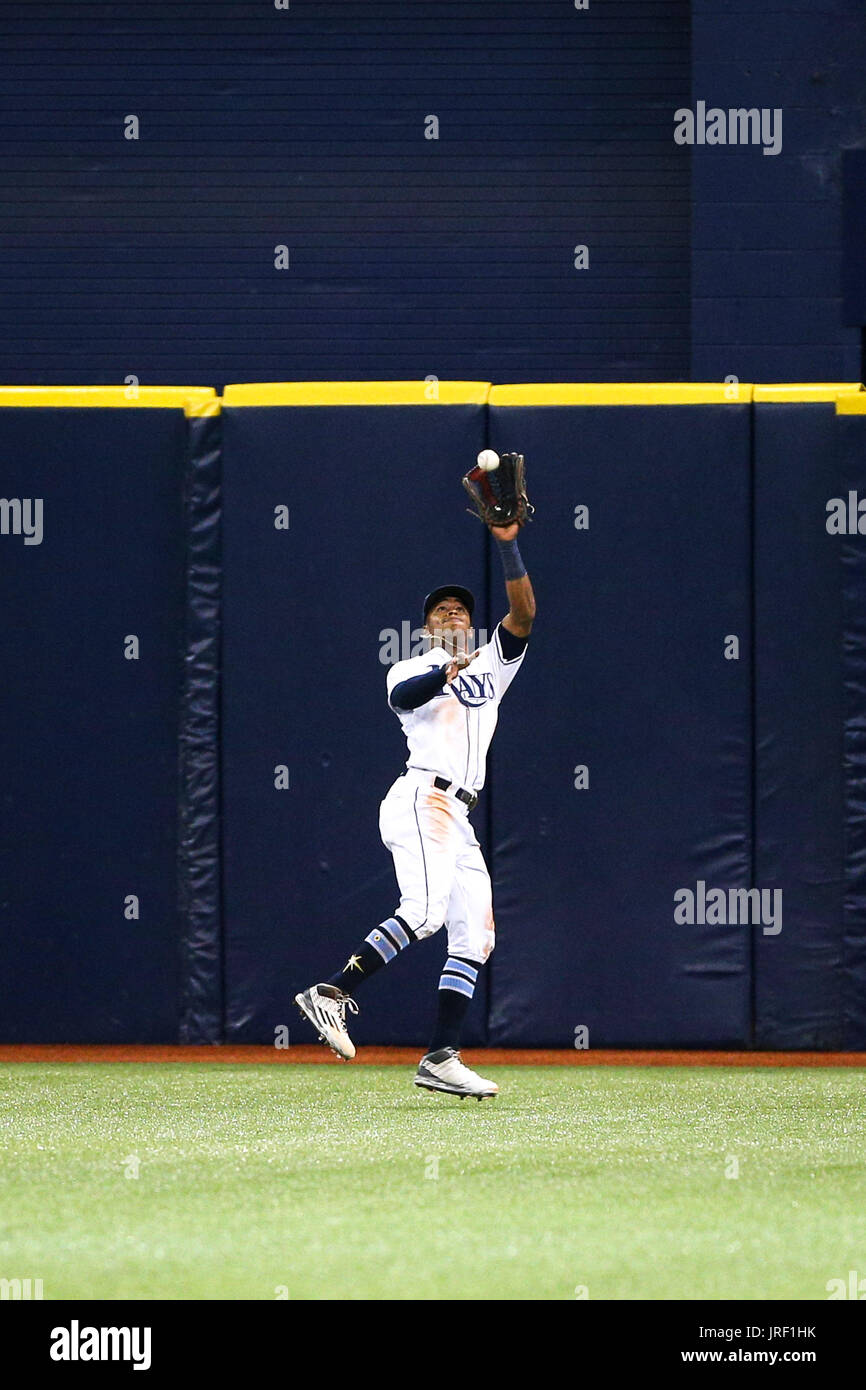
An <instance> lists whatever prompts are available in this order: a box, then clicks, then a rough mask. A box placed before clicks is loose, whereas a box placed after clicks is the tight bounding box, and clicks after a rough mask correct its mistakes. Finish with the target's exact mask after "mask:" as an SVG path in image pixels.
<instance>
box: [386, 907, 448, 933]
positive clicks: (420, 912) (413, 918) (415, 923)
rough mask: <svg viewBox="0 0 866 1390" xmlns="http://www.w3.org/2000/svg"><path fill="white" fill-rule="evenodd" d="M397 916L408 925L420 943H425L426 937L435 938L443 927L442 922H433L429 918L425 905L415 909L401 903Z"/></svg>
mask: <svg viewBox="0 0 866 1390" xmlns="http://www.w3.org/2000/svg"><path fill="white" fill-rule="evenodd" d="M395 916H397V917H399V918H400V920H401V921H403V922H405V923H406V926H407V927H408V928H409V929H410V931H411V932H412V933H413V935H414V936H415V938H416V940H418V941H423V939H424V937H425V936H433V934H434V933H435V932H437V931H438V930H439V928H440V927H441V926H442V923H441V922H435V921H432V920H431V919H430V918H429V917H427V915H426V914H425V912H424V909H423V905H422V906H421V907H418V908H414V909H413V908H412V907H411V906H407V905H406V904H405V903H401V904H400V906H399V907H398V909H397V912H396V914H395Z"/></svg>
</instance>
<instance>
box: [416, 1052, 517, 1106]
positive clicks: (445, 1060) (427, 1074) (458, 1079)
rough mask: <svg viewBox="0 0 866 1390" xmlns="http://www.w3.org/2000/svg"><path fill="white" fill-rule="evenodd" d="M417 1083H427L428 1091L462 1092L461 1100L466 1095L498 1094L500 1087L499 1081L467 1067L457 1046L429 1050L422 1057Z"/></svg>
mask: <svg viewBox="0 0 866 1390" xmlns="http://www.w3.org/2000/svg"><path fill="white" fill-rule="evenodd" d="M414 1084H415V1085H416V1086H423V1088H424V1090H425V1091H447V1092H448V1094H449V1095H452V1096H460V1098H461V1100H462V1099H465V1097H466V1096H474V1097H475V1099H476V1100H484V1098H485V1096H495V1095H496V1094H497V1093H498V1091H499V1087H498V1086H497V1084H496V1082H495V1081H485V1080H484V1077H483V1076H479V1075H478V1073H477V1072H474V1071H472V1070H471V1068H469V1067H467V1066H466V1064H465V1063H464V1062H463V1060H462V1058H461V1056H460V1053H459V1052H455V1050H454V1048H453V1047H443V1048H442V1049H441V1050H440V1051H439V1052H428V1053H427V1055H426V1057H422V1058H421V1061H420V1062H419V1063H418V1070H417V1072H416V1073H415V1081H414Z"/></svg>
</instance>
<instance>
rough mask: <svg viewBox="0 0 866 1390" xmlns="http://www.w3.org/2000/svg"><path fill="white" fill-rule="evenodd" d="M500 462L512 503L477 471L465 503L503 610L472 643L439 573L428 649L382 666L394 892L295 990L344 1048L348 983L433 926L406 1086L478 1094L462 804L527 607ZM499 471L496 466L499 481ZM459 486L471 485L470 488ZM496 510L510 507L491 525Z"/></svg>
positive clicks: (346, 1053) (516, 657)
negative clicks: (489, 547)
mask: <svg viewBox="0 0 866 1390" xmlns="http://www.w3.org/2000/svg"><path fill="white" fill-rule="evenodd" d="M489 452H490V455H491V457H492V458H493V459H494V460H496V463H495V464H493V465H492V466H493V467H499V461H498V460H497V456H496V455H495V454H492V451H489ZM484 457H485V455H483V454H482V455H480V456H479V467H477V468H476V469H475V470H473V472H472V473H469V474H467V475H466V478H467V479H473V478H477V475H478V474H479V471H480V472H484V471H486V470H485V468H484V466H483V463H482V461H483V459H484ZM511 460H519V472H518V476H517V477H516V479H512V482H513V483H514V485H515V488H516V493H517V501H516V502H515V501H514V500H513V499H512V500H511V501H508V500H506V503H505V504H504V505H502V504H501V503H499V504H496V503H494V502H493V501H492V500H491V499H492V498H493V494H492V493H490V489H489V480H488V479H484V478H482V479H481V482H482V484H483V488H484V490H485V491H486V493H487V497H486V499H484V498H482V500H481V503H480V504H479V503H478V502H476V506H477V509H478V511H479V514H480V515H481V516H482V519H484V520H485V522H486V523H487V524H488V525H489V526H490V531H491V534H492V535H493V537H494V539H495V541H496V545H497V549H498V551H499V554H500V556H501V559H502V564H503V567H504V571H505V588H506V593H507V595H508V604H509V608H508V613H507V614H506V616H505V617H504V618H503V619H502V621H501V622H500V623H499V624H498V625H497V627H496V629H495V631H494V633H493V637H492V638H491V640H490V641H489V642H488V643H487V644H486V646H483V647H481V648H480V649H478V650H476V651H472V641H471V638H472V635H473V634H472V617H473V612H474V608H475V599H474V597H473V595H472V593H471V592H470V591H469V590H468V589H466V588H464V587H463V586H462V585H459V584H444V585H442V586H441V587H440V588H437V589H434V590H433V592H432V593H430V594H428V595H427V597H426V599H425V600H424V627H423V632H424V634H425V636H426V638H427V642H428V648H429V649H428V650H427V651H426V652H425V653H424V654H423V655H421V656H417V657H413V658H411V659H410V660H408V661H400V662H397V663H396V664H395V665H394V666H393V667H392V668H391V670H390V671H389V672H388V676H387V681H386V685H387V694H388V702H389V704H390V706H391V709H392V710H393V711H394V713H395V714H396V716H397V718H398V719H399V720H400V724H401V725H402V728H403V732H404V734H405V736H406V742H407V744H408V757H407V759H406V767H405V769H404V771H403V772H402V773H401V774H400V776H399V777H398V778H397V780H396V781H395V782H394V784H393V786H392V787H391V788H390V790H389V791H388V793H387V795H386V796H385V799H384V800H383V801H382V803H381V806H380V811H379V830H380V834H381V836H382V840H383V842H384V844H385V846H386V847H387V848H388V849H389V850H390V852H391V854H392V856H393V859H394V869H395V872H396V876H397V884H398V887H399V891H400V901H399V904H398V906H397V907H396V909H395V911H394V912H393V914H392V915H391V916H390V917H387V918H386V919H385V921H384V922H381V923H380V924H379V925H378V926H377V927H375V928H374V929H373V930H372V931H371V932H370V933H369V934H368V935H367V936H366V937H365V938H364V940H363V941H362V942H361V943H360V945H358V946H357V947H356V948H355V950H354V951H353V952H352V953H351V955H350V956H349V958H348V960H347V961H346V963H345V965H344V966H343V968H342V970H339V971H337V973H336V974H335V975H332V976H331V977H330V979H329V980H328V981H327V982H324V983H321V984H316V985H311V986H310V987H309V989H306V990H304V991H303V993H301V994H298V995H296V996H295V1002H296V1004H297V1005H298V1007H299V1008H300V1010H301V1013H302V1014H303V1015H304V1017H306V1018H307V1019H309V1021H310V1022H311V1023H312V1024H313V1026H314V1027H315V1028H316V1029H317V1030H318V1033H319V1036H320V1038H321V1039H322V1041H324V1042H327V1043H328V1044H329V1045H330V1047H331V1048H332V1049H333V1050H334V1052H336V1053H337V1055H338V1056H339V1057H343V1058H345V1059H346V1060H347V1061H348V1060H351V1058H353V1057H354V1056H355V1047H354V1044H353V1043H352V1040H351V1038H350V1037H349V1033H348V1029H347V1027H346V1012H347V1010H348V1011H349V1013H352V1014H357V1013H358V1005H357V1003H356V1001H355V993H356V991H357V990H358V988H359V987H360V986H361V985H362V984H364V983H365V982H366V981H367V980H368V979H369V978H370V976H371V975H374V974H375V973H376V972H377V971H379V970H381V969H382V968H383V967H384V966H385V965H388V964H389V963H390V962H391V961H392V960H395V959H396V958H397V956H399V955H400V954H401V952H403V951H405V950H406V949H407V947H409V946H410V945H411V944H412V942H414V941H420V940H422V939H423V938H424V937H427V936H432V935H433V934H434V933H435V932H437V931H439V929H440V928H441V927H443V926H444V927H445V928H446V931H447V938H448V954H447V959H446V961H445V965H444V968H443V970H442V974H441V977H440V980H439V992H438V1014H437V1019H436V1026H435V1028H434V1032H433V1037H432V1038H431V1040H430V1047H429V1050H428V1051H427V1053H426V1054H425V1055H424V1056H423V1057H422V1058H421V1061H420V1063H419V1065H418V1070H417V1073H416V1075H415V1078H414V1084H415V1085H416V1086H420V1087H424V1088H425V1089H427V1090H430V1091H446V1092H449V1093H450V1094H452V1095H457V1096H461V1097H465V1096H475V1097H477V1099H478V1100H481V1099H483V1098H484V1097H485V1096H493V1095H495V1094H496V1093H497V1091H498V1089H499V1088H498V1086H497V1085H496V1083H495V1082H494V1081H487V1080H485V1079H484V1078H483V1077H481V1076H478V1075H477V1074H476V1073H475V1072H474V1071H472V1070H471V1069H470V1068H469V1067H467V1066H466V1064H465V1063H464V1062H463V1060H462V1058H461V1056H460V1033H461V1028H462V1025H463V1021H464V1018H465V1016H466V1013H467V1010H468V1008H469V1005H470V1003H471V1001H472V996H473V994H474V992H475V988H476V985H477V984H478V979H479V975H480V972H481V968H482V966H483V965H484V963H485V961H486V960H487V959H488V957H489V956H490V953H491V951H492V950H493V944H494V923H493V907H492V895H491V885H490V875H489V873H488V871H487V865H486V864H485V862H484V857H483V855H482V853H481V847H480V846H479V843H478V840H477V838H476V835H475V831H474V829H473V827H472V823H471V821H470V819H469V815H470V813H471V811H472V810H473V809H474V807H475V804H476V802H477V801H478V793H479V792H480V791H481V788H482V787H483V786H484V777H485V771H486V759H487V750H488V748H489V746H490V741H491V739H492V738H493V733H494V730H495V728H496V721H497V717H498V712H499V702H500V700H501V699H502V697H503V695H504V694H505V692H506V690H507V689H508V687H509V686H510V684H511V682H512V681H513V680H514V677H515V676H516V674H517V672H518V670H519V669H520V666H521V664H522V662H523V657H524V654H525V651H526V645H527V639H528V637H529V634H530V631H531V628H532V621H533V618H534V617H535V598H534V595H533V592H532V585H531V583H530V580H529V576H528V574H527V572H526V567H525V566H524V564H523V561H522V559H521V556H520V551H519V549H518V546H517V535H518V532H519V530H520V527H521V525H522V524H523V521H524V520H525V519H526V508H527V507H528V506H529V504H528V501H527V499H526V495H525V492H524V491H523V486H522V478H523V473H522V467H523V458H522V455H503V458H502V463H503V464H505V463H506V462H510V461H511ZM487 467H488V468H490V467H491V465H489V464H488V465H487ZM508 473H509V470H507V469H503V482H502V486H503V487H504V488H505V489H506V490H507V489H508V484H509V477H508ZM464 485H466V479H464ZM467 490H468V491H470V495H472V491H473V489H472V488H470V487H469V486H467ZM480 491H481V489H479V493H480ZM521 501H522V503H524V504H525V506H521V505H520V503H521ZM503 514H504V515H506V516H508V515H510V514H515V515H516V519H515V520H513V521H510V522H509V523H508V524H506V525H497V524H495V523H496V521H498V520H499V519H500V518H501V516H502V515H503Z"/></svg>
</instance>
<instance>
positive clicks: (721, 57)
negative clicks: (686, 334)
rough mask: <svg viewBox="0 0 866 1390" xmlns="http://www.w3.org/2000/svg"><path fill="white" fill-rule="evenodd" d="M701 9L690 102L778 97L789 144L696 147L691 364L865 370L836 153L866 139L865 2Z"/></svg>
mask: <svg viewBox="0 0 866 1390" xmlns="http://www.w3.org/2000/svg"><path fill="white" fill-rule="evenodd" d="M693 11H694V14H693V75H692V95H693V100H694V101H698V100H705V101H706V102H707V104H708V106H719V107H722V108H725V109H727V108H729V107H751V106H756V107H770V108H774V107H781V108H782V111H783V147H782V152H781V153H780V154H779V155H776V156H765V155H763V154H762V153H761V150H760V149H752V148H749V149H744V148H738V147H732V148H726V147H723V146H721V147H713V148H710V147H704V148H703V149H697V148H696V149H695V151H694V159H693V165H692V169H693V191H694V226H693V239H694V249H693V254H692V276H693V278H692V294H693V300H692V376H693V378H694V379H695V380H708V381H709V380H719V379H721V378H723V377H725V376H727V375H728V374H729V373H734V374H736V375H737V376H739V378H740V380H741V381H852V380H853V381H858V380H859V379H860V372H861V358H860V332H859V329H858V328H857V327H856V326H851V325H850V324H849V325H846V324H845V323H843V314H842V300H841V294H842V287H841V271H842V265H841V235H842V231H841V221H842V214H841V151H842V150H843V149H844V148H847V147H852V146H857V145H862V144H864V142H866V7H864V5H863V0H761V3H760V4H758V3H756V0H694V3H693ZM863 254H864V255H866V248H864V249H863Z"/></svg>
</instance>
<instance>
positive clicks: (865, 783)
mask: <svg viewBox="0 0 866 1390" xmlns="http://www.w3.org/2000/svg"><path fill="white" fill-rule="evenodd" d="M836 426H837V429H838V432H839V451H840V453H839V464H840V467H839V475H840V478H841V483H842V486H841V489H840V492H841V495H842V497H843V498H845V499H846V501H847V502H848V504H849V505H848V514H849V519H850V518H851V515H852V508H851V502H852V500H856V504H857V517H858V520H857V530H856V533H855V532H854V531H853V530H852V529H850V528H849V531H848V532H847V533H846V534H842V535H840V536H838V537H836V539H837V540H840V541H841V551H842V612H843V618H844V625H845V640H844V643H843V646H842V667H843V687H844V693H843V708H844V716H845V734H844V745H843V747H844V767H845V812H844V820H843V827H844V828H843V830H842V837H843V840H844V845H845V901H844V915H843V923H844V928H843V934H842V959H843V968H842V990H841V1012H842V1024H843V1026H842V1029H841V1037H842V1046H843V1047H846V1048H863V1047H866V395H864V394H863V393H858V394H857V395H856V396H854V395H852V396H847V397H842V398H840V399H839V401H838V403H837V406H836Z"/></svg>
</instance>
